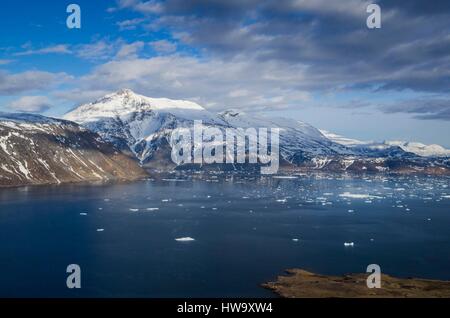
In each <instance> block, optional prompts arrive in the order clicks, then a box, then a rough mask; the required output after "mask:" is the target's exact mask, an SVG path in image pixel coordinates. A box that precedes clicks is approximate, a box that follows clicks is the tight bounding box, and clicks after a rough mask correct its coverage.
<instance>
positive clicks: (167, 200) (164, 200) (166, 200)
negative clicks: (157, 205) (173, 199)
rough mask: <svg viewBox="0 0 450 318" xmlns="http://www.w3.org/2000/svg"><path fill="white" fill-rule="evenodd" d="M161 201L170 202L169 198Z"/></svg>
mask: <svg viewBox="0 0 450 318" xmlns="http://www.w3.org/2000/svg"><path fill="white" fill-rule="evenodd" d="M161 202H169V199H162V200H161Z"/></svg>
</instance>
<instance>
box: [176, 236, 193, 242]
mask: <svg viewBox="0 0 450 318" xmlns="http://www.w3.org/2000/svg"><path fill="white" fill-rule="evenodd" d="M175 241H177V242H192V241H195V239H194V238H192V237H189V236H187V237H180V238H176V239H175Z"/></svg>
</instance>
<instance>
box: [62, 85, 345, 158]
mask: <svg viewBox="0 0 450 318" xmlns="http://www.w3.org/2000/svg"><path fill="white" fill-rule="evenodd" d="M64 118H65V119H67V120H72V121H75V122H77V123H79V124H81V125H83V126H85V127H87V128H89V129H91V130H93V131H95V132H97V133H99V134H100V135H101V136H103V137H104V138H105V139H106V140H108V141H111V142H113V143H114V144H116V145H117V146H118V147H120V148H121V149H125V150H130V151H131V152H133V153H134V154H135V155H136V157H137V158H138V159H139V160H140V161H141V163H143V164H146V163H147V162H149V160H150V159H152V157H153V155H155V152H156V151H157V150H158V148H159V147H160V146H161V145H164V144H168V143H169V140H170V138H169V137H170V134H171V133H172V131H173V130H175V129H179V128H192V127H193V123H194V120H202V122H203V125H205V126H214V127H219V128H220V129H225V128H229V127H235V128H244V129H245V128H250V127H252V128H260V127H265V128H280V129H281V131H280V150H281V156H282V157H283V159H285V160H286V161H288V162H300V161H303V160H305V159H308V160H309V159H312V158H317V157H318V156H336V155H350V154H353V152H352V150H350V149H348V148H347V147H345V146H342V145H340V144H338V143H335V142H333V141H331V140H329V139H328V138H326V137H325V136H324V135H323V134H322V133H321V132H320V131H319V130H317V129H316V128H314V127H312V126H311V125H308V124H306V123H302V122H299V121H295V120H290V119H283V118H270V119H269V118H264V117H258V116H255V115H254V114H251V115H250V114H246V113H242V112H236V111H226V112H222V113H220V114H214V113H211V112H209V111H207V110H206V109H204V108H203V107H201V106H200V105H198V104H196V103H193V102H188V101H182V100H169V99H160V98H149V97H145V96H142V95H138V94H135V93H134V92H132V91H131V90H127V89H126V90H121V91H118V92H116V93H113V94H110V95H107V96H105V97H103V98H101V99H99V100H97V101H95V102H93V103H89V104H85V105H81V106H80V107H78V108H76V109H75V110H73V111H71V112H69V113H68V114H66V115H65V116H64Z"/></svg>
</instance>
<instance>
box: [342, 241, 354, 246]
mask: <svg viewBox="0 0 450 318" xmlns="http://www.w3.org/2000/svg"><path fill="white" fill-rule="evenodd" d="M344 246H345V247H353V246H355V243H353V242H345V243H344Z"/></svg>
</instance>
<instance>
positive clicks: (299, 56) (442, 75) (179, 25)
mask: <svg viewBox="0 0 450 318" xmlns="http://www.w3.org/2000/svg"><path fill="white" fill-rule="evenodd" d="M121 2H127V3H128V6H129V7H130V6H131V7H132V6H133V5H134V8H136V10H138V8H139V5H140V6H141V7H142V3H145V2H139V1H121ZM371 2H372V1H364V0H345V1H328V0H302V1H300V0H279V1H264V0H263V1H256V0H240V1H238V0H231V1H219V0H192V1H184V0H167V1H151V3H152V4H153V6H156V5H158V8H159V11H158V15H157V17H156V19H155V17H153V18H152V19H151V21H152V22H151V23H152V27H164V28H169V29H170V30H171V31H172V32H173V34H174V36H175V37H178V38H179V39H180V40H181V41H184V42H185V43H186V44H188V45H192V46H195V47H197V48H200V49H204V52H206V54H211V55H212V56H214V57H216V58H217V57H220V58H224V59H233V58H236V57H242V56H244V57H248V58H249V59H255V60H259V61H261V62H265V61H279V62H282V63H290V64H301V65H306V66H307V67H308V72H309V75H310V76H311V85H310V86H311V88H312V89H314V88H317V89H323V88H324V87H327V86H328V87H329V88H335V87H358V86H360V87H362V86H366V87H371V86H372V87H377V88H378V89H391V90H392V89H394V90H402V89H413V90H417V91H431V92H443V91H446V90H447V89H448V87H449V84H450V73H449V69H450V67H449V66H450V64H449V61H450V60H449V52H450V50H449V49H450V37H449V34H450V5H449V3H450V2H449V1H440V0H438V1H432V2H431V1H424V0H411V1H378V3H379V4H380V5H381V8H382V28H381V29H379V30H369V29H367V27H366V18H367V16H368V14H367V13H366V7H367V4H369V3H371ZM148 5H149V4H148ZM314 79H317V80H318V81H315V82H314Z"/></svg>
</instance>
